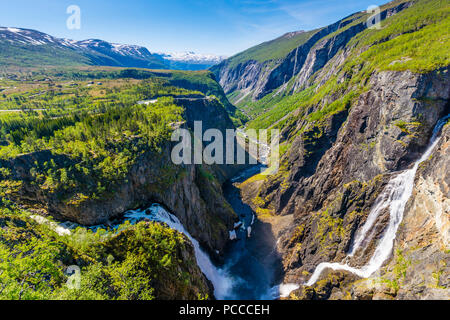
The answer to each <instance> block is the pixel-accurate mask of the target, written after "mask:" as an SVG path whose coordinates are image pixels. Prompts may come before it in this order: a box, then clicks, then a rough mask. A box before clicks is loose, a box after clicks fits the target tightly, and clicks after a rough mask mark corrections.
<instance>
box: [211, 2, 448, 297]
mask: <svg viewBox="0 0 450 320" xmlns="http://www.w3.org/2000/svg"><path fill="white" fill-rule="evenodd" d="M369 17H370V14H368V13H366V12H358V13H355V14H353V15H350V16H348V17H346V18H344V19H342V20H339V21H337V22H336V23H334V24H331V25H329V26H326V27H324V28H319V29H316V30H313V31H309V32H303V31H299V32H294V33H288V34H286V35H284V36H282V37H280V38H278V39H275V40H273V41H269V42H266V43H263V44H261V45H259V46H256V47H253V48H251V49H249V50H246V51H244V52H242V53H240V54H237V55H235V56H233V57H231V58H229V59H226V60H224V61H223V62H221V63H220V64H218V65H216V66H214V67H212V68H211V71H213V72H214V73H215V75H216V78H217V79H218V80H219V82H220V84H221V85H222V86H223V88H224V90H225V92H226V94H227V95H228V97H229V99H230V101H231V102H234V104H235V105H236V106H237V107H239V108H240V109H241V110H242V111H243V112H245V113H246V114H247V115H248V116H249V118H250V121H249V122H248V123H247V124H246V127H247V128H249V129H279V130H280V151H281V160H280V169H279V170H278V172H277V173H276V174H274V175H268V176H264V175H258V176H255V177H252V178H251V179H249V180H248V181H246V182H244V183H242V184H241V185H240V189H241V193H242V195H243V198H244V200H245V202H246V203H247V204H249V205H250V206H251V207H252V208H253V210H254V211H255V212H256V213H258V216H259V217H260V219H262V220H263V221H264V222H267V223H271V224H272V229H273V230H275V231H273V237H274V239H275V242H276V243H277V249H278V252H279V254H280V256H281V257H282V260H283V270H282V271H280V272H281V273H282V274H283V275H284V276H283V277H284V283H286V284H290V287H292V288H296V289H295V290H293V291H292V292H291V294H290V298H291V299H449V298H450V294H449V288H450V282H449V279H448V277H444V276H441V275H443V274H449V272H450V269H449V265H450V264H449V261H450V260H449V259H450V256H449V250H450V241H449V240H450V233H449V232H450V229H449V226H450V218H449V214H448V213H449V212H448V208H449V198H450V194H449V188H448V185H449V179H450V176H449V172H450V170H449V165H450V163H449V158H448V152H449V141H450V140H449V139H450V136H449V134H450V129H449V128H450V127H449V125H448V123H447V122H448V117H447V118H446V117H445V116H446V115H449V114H450V72H449V71H450V68H449V65H450V38H449V32H448V30H450V19H449V17H450V5H449V3H448V2H445V1H438V0H413V1H404V0H403V1H402V0H397V1H392V2H390V3H388V4H385V5H383V6H381V8H380V18H381V19H380V20H381V28H379V29H377V28H372V29H369V28H368V27H367V24H366V21H367V20H368V19H369ZM446 123H447V124H446ZM419 159H420V161H419ZM415 170H416V171H415ZM358 239H359V240H358Z"/></svg>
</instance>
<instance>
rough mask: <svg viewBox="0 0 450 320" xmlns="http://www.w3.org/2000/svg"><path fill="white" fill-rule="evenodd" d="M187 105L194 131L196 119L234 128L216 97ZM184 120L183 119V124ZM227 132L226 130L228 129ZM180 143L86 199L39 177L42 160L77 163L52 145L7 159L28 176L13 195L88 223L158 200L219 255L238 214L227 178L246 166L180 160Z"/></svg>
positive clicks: (146, 156)
mask: <svg viewBox="0 0 450 320" xmlns="http://www.w3.org/2000/svg"><path fill="white" fill-rule="evenodd" d="M175 103H176V104H177V105H180V106H183V107H184V115H183V118H184V119H185V120H186V123H185V124H182V125H184V126H185V127H186V128H187V129H190V130H192V131H193V124H194V121H201V122H202V124H203V131H205V130H207V129H209V128H217V129H219V130H221V131H223V132H225V130H226V129H233V128H234V125H233V123H232V122H231V120H230V118H229V117H228V114H227V112H226V110H225V108H224V106H223V105H222V104H221V103H219V101H218V100H217V99H215V98H205V97H201V98H198V97H197V98H196V97H191V98H189V97H185V98H180V99H176V100H175ZM179 125H180V124H179ZM224 135H225V134H224ZM175 143H176V142H170V141H167V142H165V143H164V144H163V146H162V147H161V150H160V151H158V152H154V151H148V152H145V153H143V154H141V155H140V156H139V157H138V159H137V160H136V161H135V163H134V165H133V166H132V168H131V169H130V170H129V173H128V175H127V177H126V178H125V179H124V180H123V182H122V183H121V184H120V185H119V186H118V187H117V188H116V189H115V190H110V191H111V192H110V193H109V195H108V196H106V197H101V198H99V199H84V200H83V201H69V202H68V201H64V200H63V199H61V195H60V194H58V193H53V192H49V191H48V190H45V189H43V188H41V187H39V185H38V184H36V183H35V182H34V180H35V178H34V176H33V175H32V171H33V170H34V169H33V167H34V166H35V164H36V163H38V164H42V163H45V162H48V161H51V160H52V161H54V163H55V165H56V166H62V167H64V166H72V165H75V163H74V162H73V160H70V159H69V158H66V157H65V156H63V155H59V156H54V155H53V154H52V153H51V151H50V150H46V151H40V152H36V153H31V154H26V155H21V156H18V157H16V158H13V159H10V160H2V162H1V166H2V167H3V168H9V169H10V170H11V172H12V176H11V177H10V178H9V179H11V180H12V181H22V183H21V187H20V188H19V189H18V191H17V192H16V193H14V194H12V195H11V198H12V199H13V200H14V201H17V202H18V203H21V204H25V205H27V206H31V207H34V208H43V209H45V210H46V211H48V213H49V214H51V215H53V216H55V217H56V218H58V219H60V220H69V221H73V222H77V223H80V224H82V225H96V224H104V223H110V222H111V221H113V220H114V219H116V218H119V217H121V216H122V214H123V213H124V212H125V211H127V210H130V209H135V208H138V207H144V206H148V205H150V204H151V203H152V202H157V203H160V204H162V205H164V206H165V207H167V209H168V210H169V211H170V212H172V213H174V214H175V215H176V216H177V217H178V218H179V219H180V220H181V222H182V223H183V225H184V226H186V228H187V230H188V231H189V233H190V234H191V235H192V236H193V237H195V238H196V239H197V240H198V241H199V242H200V243H201V244H202V245H204V246H205V248H207V249H208V250H209V251H210V252H211V253H212V254H213V255H215V256H217V253H216V251H218V252H221V251H222V250H223V249H224V247H225V244H226V242H227V240H228V230H231V229H232V227H233V224H234V222H235V219H236V214H235V213H234V212H233V210H232V209H231V207H230V206H229V205H228V203H227V202H226V200H225V199H224V197H223V195H222V191H221V183H223V182H224V181H225V180H226V179H228V178H230V177H231V176H232V175H234V174H235V173H236V171H237V170H240V168H239V166H226V165H222V166H220V165H218V166H215V167H211V166H206V165H194V164H192V165H189V164H187V165H181V166H177V165H174V164H173V163H172V161H171V151H172V148H173V146H174V145H175Z"/></svg>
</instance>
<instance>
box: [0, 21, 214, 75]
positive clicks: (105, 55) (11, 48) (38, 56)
mask: <svg viewBox="0 0 450 320" xmlns="http://www.w3.org/2000/svg"><path fill="white" fill-rule="evenodd" d="M222 59H223V58H221V57H217V56H213V55H198V54H194V53H192V52H190V53H185V54H158V53H151V52H150V51H149V50H148V49H147V48H145V47H141V46H136V45H124V44H116V43H109V42H106V41H103V40H98V39H88V40H83V41H73V40H68V39H60V38H55V37H52V36H50V35H48V34H45V33H42V32H39V31H35V30H30V29H19V28H9V27H0V66H2V65H4V66H24V67H35V66H37V65H39V66H41V65H52V66H61V65H64V66H68V65H70V66H77V65H96V66H113V67H136V68H149V69H177V70H204V69H208V68H209V67H211V66H212V65H214V64H216V63H218V62H220V61H221V60H222Z"/></svg>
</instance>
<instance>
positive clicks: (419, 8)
mask: <svg viewBox="0 0 450 320" xmlns="http://www.w3.org/2000/svg"><path fill="white" fill-rule="evenodd" d="M445 30H450V5H449V4H448V3H447V4H446V3H445V2H444V1H438V0H420V1H418V2H417V3H416V4H414V5H413V6H412V7H411V8H409V9H406V10H404V11H402V12H400V13H399V14H397V15H395V16H393V17H391V18H389V19H387V20H386V21H384V22H383V23H382V29H381V30H376V29H372V30H365V31H364V32H362V33H360V34H358V35H357V36H355V37H354V38H353V39H352V40H351V42H350V43H349V44H348V46H350V47H353V49H352V53H351V55H350V56H349V57H348V58H347V61H346V62H345V64H344V66H343V67H342V69H341V71H340V74H344V73H345V74H346V75H347V77H348V82H346V83H345V85H346V86H345V87H344V86H342V84H341V85H338V84H337V82H336V79H337V78H338V76H337V75H335V76H333V77H332V78H331V79H330V80H329V81H328V82H327V83H325V84H324V85H323V86H321V87H320V88H316V92H315V94H313V95H311V94H310V89H307V90H305V92H301V93H295V94H293V95H292V96H291V95H287V96H284V97H281V98H280V96H275V95H274V94H271V95H268V96H266V97H264V98H263V99H262V100H260V101H257V102H254V103H250V104H249V106H250V108H251V109H252V110H253V112H254V116H255V118H254V119H253V120H251V121H250V122H249V127H250V128H267V127H270V126H271V125H273V124H274V123H276V122H277V121H279V120H280V119H282V118H283V117H285V116H286V115H287V114H288V113H289V112H291V111H293V110H296V109H299V108H300V109H305V108H307V107H309V106H311V105H313V104H315V103H318V102H320V100H321V98H323V97H325V96H329V95H331V94H333V93H336V92H337V93H339V92H342V93H344V92H346V90H347V88H348V87H350V88H355V91H358V90H362V89H364V85H365V82H366V81H367V79H368V77H369V76H370V74H372V72H373V71H375V70H378V71H382V70H395V71H403V70H411V71H413V72H428V71H431V70H435V69H438V68H440V67H443V66H447V65H449V64H450V34H449V32H448V31H447V32H446V31H445ZM354 70H359V71H358V72H354ZM323 109H324V110H327V106H323ZM328 110H330V109H329V108H328ZM316 117H317V115H316ZM316 117H314V119H316ZM277 126H278V127H279V124H277Z"/></svg>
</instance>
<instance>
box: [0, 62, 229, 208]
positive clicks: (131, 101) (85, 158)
mask: <svg viewBox="0 0 450 320" xmlns="http://www.w3.org/2000/svg"><path fill="white" fill-rule="evenodd" d="M90 72H92V74H91V73H90ZM49 74H50V76H48V77H52V79H44V80H42V78H40V76H41V74H40V72H34V73H31V75H30V74H27V75H23V76H22V77H23V78H22V79H18V80H3V82H2V83H1V84H0V85H3V86H5V87H6V88H7V89H5V90H4V91H3V92H4V98H3V100H1V101H0V102H1V103H2V106H3V108H4V109H3V110H11V111H10V112H0V165H1V166H2V167H5V168H6V167H8V166H14V160H13V162H12V163H10V162H7V161H5V160H12V159H14V158H16V157H21V156H23V155H25V154H31V153H33V154H35V155H36V156H35V160H34V164H33V166H32V168H31V169H30V171H29V172H30V174H31V177H30V178H31V179H32V185H33V186H35V187H38V188H39V189H40V190H43V191H44V192H46V194H48V195H52V194H53V195H56V196H57V197H58V199H59V200H62V201H64V202H66V203H67V204H71V205H80V204H81V203H83V202H84V201H86V200H89V199H99V198H103V199H104V198H105V197H108V196H109V195H112V194H114V192H115V190H116V186H118V185H120V184H121V183H123V182H124V180H125V179H126V177H127V175H128V172H129V170H130V169H131V167H132V166H133V164H134V163H135V162H136V160H137V159H138V158H139V157H141V156H142V155H143V154H148V153H152V154H154V156H155V157H157V154H158V153H160V151H161V148H164V146H166V145H167V142H168V140H169V137H170V134H171V132H172V124H173V123H176V122H180V121H182V120H183V119H182V114H183V112H184V110H183V109H182V108H181V107H178V106H176V105H175V103H174V100H173V97H179V96H192V95H195V96H204V95H205V94H208V95H212V94H215V95H216V96H218V97H222V99H224V101H226V102H227V103H228V104H229V102H228V101H227V100H226V97H225V95H224V94H223V91H221V88H220V86H219V85H218V84H217V83H216V82H215V81H214V80H213V78H211V73H210V72H174V73H169V72H167V73H166V72H162V73H161V72H158V73H153V72H151V71H146V70H137V69H125V70H118V69H93V70H92V71H89V70H83V69H81V70H76V69H73V70H72V69H66V70H54V71H49ZM123 75H126V76H128V77H130V78H120V77H121V76H123ZM92 76H102V77H103V78H99V79H95V81H92V80H91V79H92ZM155 99H157V101H155ZM139 101H151V102H150V103H147V104H145V103H142V104H138V102H139ZM2 160H3V162H2ZM8 163H9V164H8ZM10 169H11V168H10ZM166 172H167V175H162V176H161V177H160V180H161V181H160V187H161V188H164V187H165V186H168V185H170V184H171V183H173V182H174V179H175V178H174V177H176V176H177V175H178V171H177V170H170V168H167V170H166ZM20 186H21V181H15V180H13V179H11V178H10V177H9V175H6V174H2V180H1V181H0V189H2V191H1V192H3V193H4V194H9V195H13V194H14V193H15V192H17V191H18V189H17V188H20Z"/></svg>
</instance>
